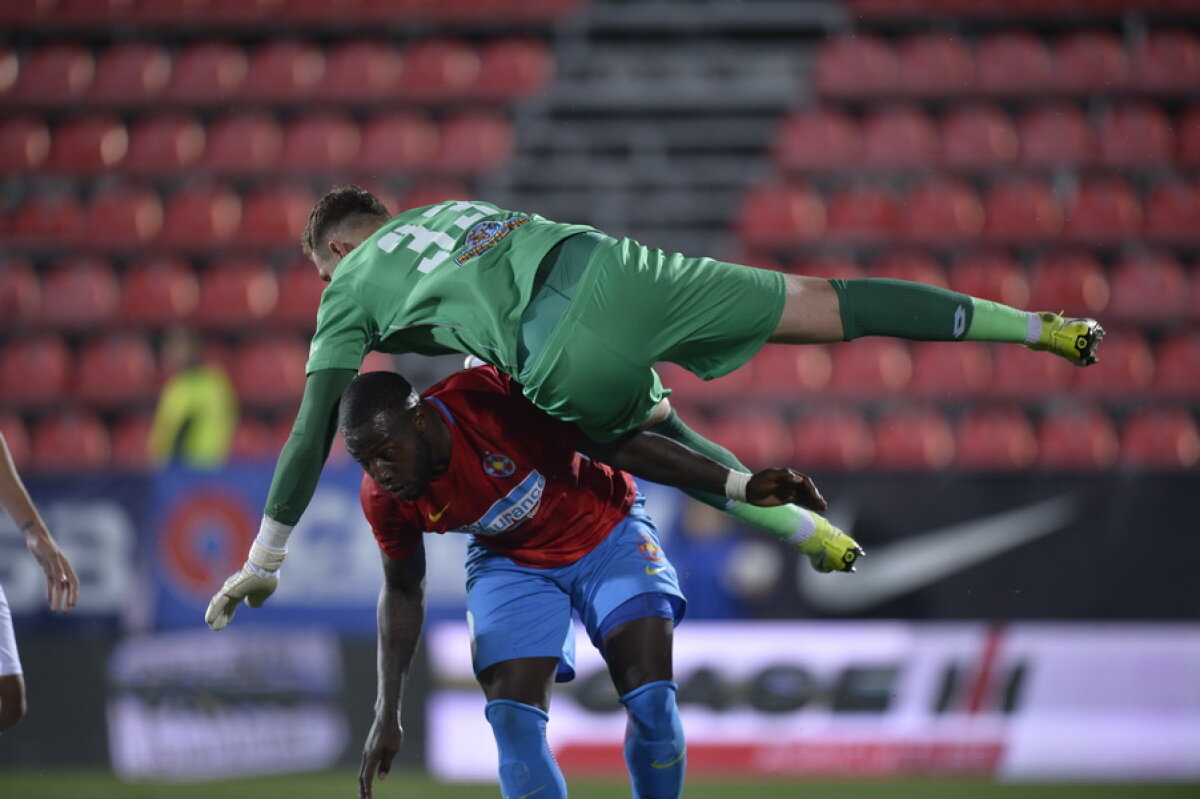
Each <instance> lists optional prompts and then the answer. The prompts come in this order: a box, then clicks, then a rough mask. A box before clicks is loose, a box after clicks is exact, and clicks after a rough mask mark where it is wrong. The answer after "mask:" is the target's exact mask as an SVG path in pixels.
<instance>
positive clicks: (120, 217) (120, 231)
mask: <svg viewBox="0 0 1200 799" xmlns="http://www.w3.org/2000/svg"><path fill="white" fill-rule="evenodd" d="M162 226H163V206H162V201H161V200H159V198H158V194H157V193H156V192H154V191H153V190H152V189H149V188H146V187H145V186H117V187H114V188H111V189H107V190H103V191H101V192H100V193H99V194H97V195H96V196H94V197H92V201H91V203H89V204H88V209H87V220H86V222H85V230H86V234H87V242H88V243H89V244H91V245H93V246H95V247H100V248H105V249H112V250H132V249H136V248H138V247H141V246H144V245H145V244H147V243H148V242H150V241H153V240H154V239H155V238H157V237H158V234H159V233H160V232H161V231H162Z"/></svg>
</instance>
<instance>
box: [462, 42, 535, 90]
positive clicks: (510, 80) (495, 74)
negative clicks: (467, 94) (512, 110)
mask: <svg viewBox="0 0 1200 799" xmlns="http://www.w3.org/2000/svg"><path fill="white" fill-rule="evenodd" d="M553 79H554V56H553V55H552V54H551V52H550V48H549V47H548V46H547V45H546V43H545V42H544V41H542V40H541V39H538V38H535V37H532V36H497V37H494V38H491V39H488V40H486V41H485V42H484V43H483V45H482V47H481V48H480V51H479V77H478V78H477V79H476V82H475V87H474V89H473V90H472V94H474V95H475V96H477V97H481V98H483V99H487V100H503V101H506V102H511V101H513V100H517V99H520V98H522V97H529V96H530V95H533V94H536V93H537V92H538V91H540V90H541V89H543V88H545V87H546V86H547V85H549V83H550V82H551V81H552V80H553Z"/></svg>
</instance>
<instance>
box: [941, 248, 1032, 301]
mask: <svg viewBox="0 0 1200 799" xmlns="http://www.w3.org/2000/svg"><path fill="white" fill-rule="evenodd" d="M950 288H951V289H953V290H954V291H959V292H962V293H963V294H970V295H971V296H972V297H979V298H981V299H985V300H992V301H993V302H1002V303H1004V304H1005V305H1011V306H1012V307H1014V308H1025V307H1027V306H1028V304H1029V278H1028V277H1027V276H1026V274H1025V270H1024V269H1022V268H1021V266H1020V265H1018V264H1017V262H1016V261H1014V260H1013V258H1012V256H1010V255H1008V254H1007V253H1005V252H1002V251H991V252H976V253H968V254H966V255H963V256H962V257H960V258H959V259H958V260H957V261H955V262H954V266H953V268H952V269H951V270H950Z"/></svg>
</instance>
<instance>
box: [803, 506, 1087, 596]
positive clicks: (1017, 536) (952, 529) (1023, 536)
mask: <svg viewBox="0 0 1200 799" xmlns="http://www.w3.org/2000/svg"><path fill="white" fill-rule="evenodd" d="M1075 504H1076V503H1075V500H1074V498H1073V497H1069V496H1061V497H1055V498H1053V499H1048V500H1044V501H1042V502H1038V503H1035V504H1033V505H1029V506H1026V507H1024V508H1018V509H1016V510H1010V511H1004V512H1003V513H997V514H994V515H992V516H984V517H982V518H979V519H971V520H970V521H966V522H960V523H958V524H952V525H948V526H946V527H941V528H938V529H935V530H930V531H928V532H925V533H919V534H916V535H911V536H908V537H907V538H905V539H904V540H902V541H898V542H896V543H895V544H891V545H890V546H886V547H878V546H874V547H871V548H870V550H871V554H870V555H869V556H867V558H866V559H865V560H863V562H862V563H863V565H862V568H860V569H859V570H858V571H857V572H856V573H855V575H854V577H853V578H848V579H840V580H839V579H836V578H835V579H832V580H830V579H823V578H824V577H825V576H826V575H819V574H816V573H815V572H810V571H809V570H808V563H807V562H804V563H802V564H801V567H800V569H799V571H798V576H799V578H800V579H799V588H800V593H801V595H802V596H803V597H804V598H805V599H807V600H808V601H809V602H811V603H812V604H813V605H816V606H818V607H820V608H822V609H824V610H831V611H837V612H840V613H856V612H858V611H861V610H866V609H867V608H870V607H873V606H875V605H881V604H883V603H884V602H888V601H889V600H892V599H895V598H896V597H899V596H903V595H904V594H907V593H910V592H912V591H916V590H917V589H919V588H924V587H925V586H927V585H932V584H933V583H936V582H938V581H939V580H942V579H944V578H946V577H949V576H950V575H952V574H955V573H957V572H960V571H963V570H964V569H967V568H970V567H971V566H974V565H976V564H977V563H982V562H983V561H985V560H989V559H991V558H994V557H996V556H997V555H1000V554H1001V553H1003V552H1007V551H1008V550H1010V549H1015V548H1017V547H1019V546H1021V545H1022V544H1026V543H1028V542H1030V541H1033V540H1034V539H1037V538H1041V537H1042V536H1045V535H1049V534H1050V533H1053V532H1057V531H1058V530H1061V529H1063V528H1064V527H1066V526H1067V525H1069V524H1070V523H1071V521H1072V520H1073V519H1074V517H1075ZM839 521H840V520H839ZM834 523H835V524H838V521H835V522H834ZM839 526H841V527H842V529H843V530H845V531H847V533H849V529H850V528H849V526H845V525H841V524H839Z"/></svg>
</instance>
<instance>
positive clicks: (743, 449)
mask: <svg viewBox="0 0 1200 799" xmlns="http://www.w3.org/2000/svg"><path fill="white" fill-rule="evenodd" d="M706 429H707V432H708V433H710V434H711V435H712V439H713V440H714V441H716V442H717V443H719V444H721V445H722V446H724V447H725V448H726V449H729V450H730V451H731V452H733V453H734V454H735V455H737V458H738V460H740V461H741V462H742V463H744V464H745V465H746V466H748V467H749V468H750V469H754V470H758V469H767V468H771V467H778V466H787V465H788V464H790V463H792V462H793V461H792V431H791V429H790V427H789V425H788V423H787V422H786V421H785V420H784V419H783V417H781V416H779V415H778V414H775V413H771V412H769V411H762V410H750V409H741V410H731V411H726V412H723V413H718V414H717V416H716V417H715V418H714V419H713V420H712V421H711V422H710V423H709V424H708V425H707V426H706Z"/></svg>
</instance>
